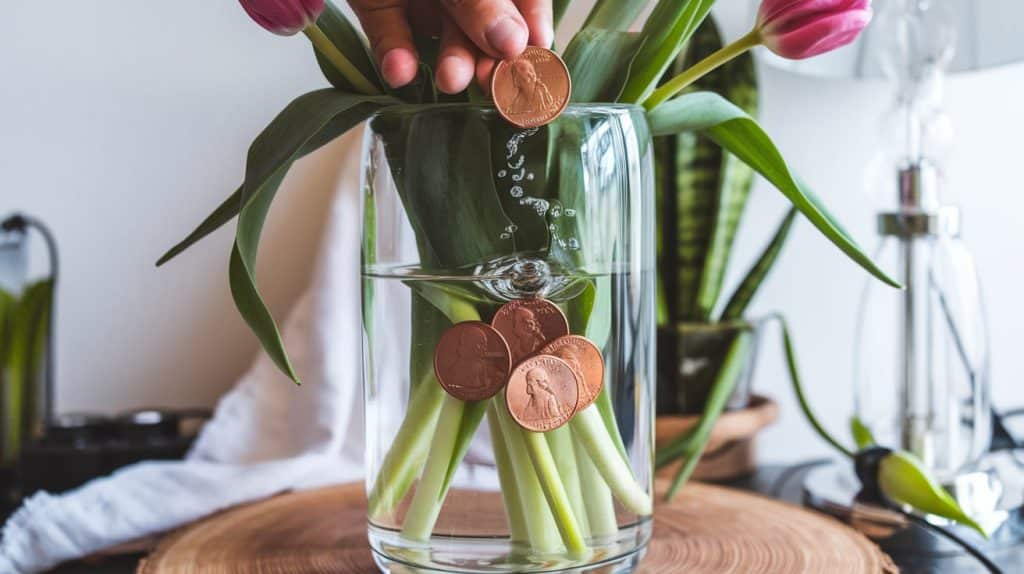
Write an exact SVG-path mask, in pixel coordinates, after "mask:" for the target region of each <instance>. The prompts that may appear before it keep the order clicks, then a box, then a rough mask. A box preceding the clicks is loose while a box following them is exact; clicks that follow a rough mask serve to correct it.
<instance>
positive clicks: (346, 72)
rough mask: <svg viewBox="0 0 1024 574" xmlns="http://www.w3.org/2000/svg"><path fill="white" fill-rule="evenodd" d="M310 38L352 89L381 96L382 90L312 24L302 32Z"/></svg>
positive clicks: (369, 94)
mask: <svg viewBox="0 0 1024 574" xmlns="http://www.w3.org/2000/svg"><path fill="white" fill-rule="evenodd" d="M302 32H303V33H304V34H306V37H307V38H309V41H310V42H312V43H313V46H314V47H315V48H316V49H317V51H318V52H320V53H321V54H323V56H324V57H325V58H327V60H328V61H329V62H330V63H331V64H332V65H333V66H334V67H335V69H337V70H338V72H339V73H341V75H342V76H345V79H346V80H348V83H350V84H352V87H353V88H355V89H356V91H358V92H359V93H361V94H366V95H368V96H376V95H378V94H380V90H378V89H377V88H376V87H374V85H373V83H372V82H370V80H368V79H366V76H364V75H363V73H362V72H360V71H359V68H356V67H355V65H354V64H352V62H351V61H350V60H349V59H348V58H347V57H345V54H343V53H342V51H341V50H339V49H338V47H337V46H335V45H334V42H331V39H330V38H328V37H327V35H326V34H324V31H323V30H321V29H320V27H319V26H317V25H316V24H310V25H309V26H307V27H306V29H305V30H303V31H302Z"/></svg>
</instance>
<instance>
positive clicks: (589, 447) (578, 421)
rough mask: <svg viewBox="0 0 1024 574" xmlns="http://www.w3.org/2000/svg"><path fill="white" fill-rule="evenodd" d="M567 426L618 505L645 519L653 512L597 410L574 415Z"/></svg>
mask: <svg viewBox="0 0 1024 574" xmlns="http://www.w3.org/2000/svg"><path fill="white" fill-rule="evenodd" d="M569 425H570V426H571V427H572V430H573V433H574V434H575V436H576V438H577V439H578V440H579V442H580V443H581V444H582V445H583V447H584V448H585V449H586V451H587V454H589V455H590V460H592V461H593V462H594V466H596V467H597V471H598V472H599V473H600V474H601V476H602V477H603V478H604V481H605V483H607V484H608V487H609V488H611V490H612V492H613V493H614V494H615V497H616V498H618V499H619V502H621V503H622V504H623V505H624V506H625V507H626V508H628V509H629V510H631V511H633V512H635V513H636V514H638V515H640V516H649V515H650V514H651V513H652V512H653V504H652V502H651V496H650V494H648V493H647V490H646V489H644V488H643V487H641V486H640V484H638V483H637V481H636V479H635V478H634V477H633V472H632V470H630V468H629V465H628V464H626V461H625V459H623V458H622V456H621V455H620V454H619V452H618V450H617V448H616V447H615V443H614V442H613V441H612V438H611V437H610V436H609V435H608V430H607V429H606V428H605V426H604V421H603V420H602V419H601V414H600V413H599V412H598V410H597V408H596V407H595V406H594V405H590V406H589V407H587V408H585V409H583V410H582V411H580V412H578V413H576V416H575V417H573V419H572V421H571V422H570V423H569Z"/></svg>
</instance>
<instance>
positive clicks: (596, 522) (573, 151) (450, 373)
mask: <svg viewBox="0 0 1024 574" xmlns="http://www.w3.org/2000/svg"><path fill="white" fill-rule="evenodd" d="M364 149H365V176H364V182H363V187H364V191H365V195H364V209H363V213H364V223H363V322H362V329H363V335H364V336H363V342H364V345H363V373H364V381H365V425H366V426H365V430H366V471H367V490H368V492H369V501H370V510H369V540H370V545H371V547H372V549H373V552H374V557H375V560H376V561H377V564H378V565H379V566H380V567H381V569H383V570H384V571H399V570H400V571H408V569H409V568H411V569H414V570H416V571H444V572H491V573H493V572H552V571H560V570H573V571H580V570H585V569H588V568H590V567H596V565H598V564H600V565H601V567H602V568H607V570H602V571H619V570H628V569H631V568H632V567H633V566H634V565H635V564H636V563H637V562H638V561H639V558H640V556H641V555H642V549H643V548H644V546H645V545H646V544H647V541H648V540H649V539H650V535H651V511H652V507H651V502H652V501H651V496H652V480H653V468H652V457H651V453H652V452H653V449H654V436H653V435H654V375H655V365H654V358H655V356H654V334H655V327H654V309H655V301H654V294H655V289H654V220H653V213H652V212H653V208H652V201H653V189H652V183H653V179H652V175H651V172H652V169H651V141H650V135H649V131H648V128H647V125H646V123H645V119H644V113H643V110H642V108H640V107H636V106H621V105H601V106H570V107H569V108H567V109H566V110H565V111H564V112H563V114H562V115H561V116H560V117H559V118H558V119H556V120H555V121H554V122H553V123H551V124H549V125H547V126H542V127H540V128H534V129H528V130H523V129H518V128H514V127H512V126H510V125H509V124H508V123H506V122H505V121H504V120H502V119H501V118H500V117H499V116H498V114H497V113H496V111H495V110H494V108H492V107H487V106H473V105H462V104H458V105H455V104H453V105H436V106H416V107H411V106H410V107H395V108H389V109H388V110H385V111H382V112H380V113H378V114H377V115H376V116H374V117H373V118H372V119H371V120H370V124H369V129H368V130H367V136H366V143H365V147H364ZM509 309H511V311H509ZM560 316H564V319H559V317H560ZM502 317H504V319H502ZM502 321H505V322H502ZM560 321H564V323H560ZM560 329H562V330H564V332H571V333H573V334H575V335H578V336H580V337H583V338H585V339H586V340H589V341H590V343H589V344H592V345H593V347H592V348H593V349H594V351H593V352H594V355H593V356H590V358H589V359H588V358H580V360H579V361H576V360H575V359H573V358H572V357H569V356H568V355H562V354H560V351H558V350H554V349H553V348H547V345H550V344H552V340H551V339H550V338H551V337H552V336H557V335H558V334H559V332H560V331H559V330H560ZM562 334H564V333H562ZM580 344H581V345H583V344H584V343H580ZM588 348H589V347H588ZM538 354H541V355H555V357H554V358H551V357H548V358H543V361H541V362H533V361H534V359H536V358H537V356H538ZM578 358H579V357H578ZM563 359H564V360H565V362H564V363H563V362H562V360H563ZM538 361H539V360H538ZM518 365H524V367H522V368H519V367H518ZM563 365H564V366H565V368H564V369H563V368H562V366H563ZM595 369H596V370H595ZM559 373H560V374H559ZM594 373H597V374H594ZM495 380H497V381H498V384H499V386H500V388H494V389H491V392H496V394H493V396H491V398H486V397H485V396H483V394H484V393H482V392H481V395H479V396H477V395H474V396H473V397H470V396H469V395H468V394H466V393H468V392H469V391H473V392H476V391H481V389H485V388H489V387H488V385H490V384H491V383H492V382H493V381H495ZM595 381H596V383H597V386H598V387H600V392H599V393H595V394H594V395H593V396H592V397H589V398H587V396H586V389H584V388H583V387H584V386H585V385H584V383H587V384H590V383H593V382H595ZM442 383H443V384H442ZM506 383H507V384H506ZM573 396H575V397H576V398H575V399H573V398H572V397H573ZM580 397H584V398H583V399H580ZM556 419H557V420H556ZM537 421H541V422H543V423H544V424H543V425H541V424H540V423H538V422H537ZM535 423H536V424H535ZM548 423H551V425H550V428H547V427H546V426H544V425H548ZM556 423H557V424H556ZM542 427H543V428H542Z"/></svg>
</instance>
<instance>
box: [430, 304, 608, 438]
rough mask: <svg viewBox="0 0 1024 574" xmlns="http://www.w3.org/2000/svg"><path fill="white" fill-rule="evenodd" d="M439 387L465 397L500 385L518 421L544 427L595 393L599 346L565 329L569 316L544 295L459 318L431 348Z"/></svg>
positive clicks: (478, 396)
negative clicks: (484, 316)
mask: <svg viewBox="0 0 1024 574" xmlns="http://www.w3.org/2000/svg"><path fill="white" fill-rule="evenodd" d="M434 374H435V375H437V380H438V382H440V384H441V387H442V388H443V389H444V390H445V392H447V393H448V394H450V395H451V396H453V397H455V398H457V399H459V400H463V401H482V400H486V399H489V398H491V397H494V396H495V395H497V394H498V393H499V392H501V391H502V389H504V390H505V405H506V407H507V408H508V412H509V414H510V415H511V416H512V419H513V420H515V421H516V422H517V423H518V424H519V425H520V426H521V427H523V428H525V429H527V430H531V431H535V432H547V431H550V430H554V429H556V428H558V427H560V426H562V425H564V424H565V423H567V422H569V421H570V420H571V419H572V417H573V416H574V415H575V414H576V413H577V412H579V411H581V410H583V409H585V408H587V407H588V406H590V405H591V403H593V402H594V400H595V399H596V398H597V395H598V393H600V392H601V388H602V386H603V384H604V359H603V358H602V356H601V350H600V349H598V348H597V346H596V345H595V344H594V343H593V342H592V341H590V340H589V339H587V338H586V337H582V336H580V335H570V334H569V322H568V320H567V319H566V318H565V314H564V313H562V310H561V309H559V308H558V306H557V305H555V304H554V303H552V302H551V301H548V300H546V299H519V300H515V301H511V302H509V303H506V304H505V305H503V306H502V307H501V308H500V309H498V312H497V313H495V315H494V318H493V319H492V320H491V323H490V324H487V323H484V322H481V321H466V322H463V323H457V324H455V325H453V326H451V327H449V328H448V329H446V330H445V332H444V333H442V334H441V338H440V340H439V341H438V343H437V346H436V347H435V348H434Z"/></svg>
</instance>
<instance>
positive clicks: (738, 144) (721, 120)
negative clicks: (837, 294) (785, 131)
mask: <svg viewBox="0 0 1024 574" xmlns="http://www.w3.org/2000/svg"><path fill="white" fill-rule="evenodd" d="M648 119H649V121H650V124H651V129H652V131H653V132H654V134H655V135H668V134H673V133H678V132H681V131H685V130H701V131H703V132H704V133H705V134H706V135H707V136H708V137H710V138H711V139H712V140H714V141H715V142H716V143H717V144H718V145H720V146H722V147H723V148H725V149H727V150H729V151H730V152H732V153H733V154H735V155H736V157H738V158H740V159H741V160H743V161H744V162H745V163H746V164H747V165H749V166H750V167H752V168H754V170H755V171H757V172H758V173H760V174H761V175H762V176H764V177H765V179H767V180H768V181H770V182H771V183H772V184H773V185H774V186H775V187H776V188H777V189H778V190H779V191H780V192H782V194H783V195H785V196H786V198H787V199H789V201H790V202H791V203H792V204H793V205H794V206H795V207H796V208H797V209H799V210H800V212H801V213H803V214H804V216H805V217H807V219H808V220H809V221H810V222H811V223H812V224H814V226H815V227H817V228H818V230H819V231H821V233H822V234H823V235H825V237H827V238H828V239H829V240H830V241H831V242H832V243H833V244H835V245H836V247H838V248H839V249H840V250H842V251H843V252H844V253H846V255H847V256H848V257H850V259H853V260H854V261H855V262H856V263H857V264H859V265H860V266H861V267H863V268H864V269H865V270H866V271H868V272H869V273H871V274H872V275H874V276H875V277H877V278H878V279H880V280H881V281H883V282H885V283H886V284H888V285H892V286H894V287H900V284H899V282H897V281H896V280H895V279H892V278H891V277H889V276H888V275H887V274H886V273H885V272H884V271H882V270H881V268H879V267H878V266H877V265H876V264H875V263H874V262H873V261H872V260H871V258H870V257H868V256H867V254H865V253H864V251H863V250H862V249H861V248H860V246H858V245H857V243H856V241H854V239H853V238H852V237H851V236H850V235H849V234H848V233H846V232H845V231H844V230H843V229H842V227H841V226H837V225H836V221H835V218H834V217H833V216H832V215H831V214H829V213H828V211H827V210H826V209H825V207H824V206H823V205H822V204H821V202H820V200H818V199H817V197H815V196H813V195H808V194H807V193H806V192H805V190H804V189H802V188H801V186H800V185H799V184H798V182H797V180H796V178H795V176H794V175H793V174H792V173H791V172H790V171H789V167H788V166H787V165H786V162H785V160H784V159H783V158H782V155H781V154H780V153H779V150H778V149H777V148H776V147H775V144H774V143H772V141H771V139H770V138H769V137H768V135H767V134H766V133H765V132H764V130H762V129H761V126H759V125H758V124H757V122H755V121H754V120H753V119H751V118H750V116H748V115H747V114H746V113H744V112H743V110H741V109H739V108H737V107H736V106H735V105H733V104H732V103H730V102H729V101H727V100H725V99H724V98H722V97H721V96H718V95H717V94H711V93H707V92H701V93H696V94H690V95H685V96H681V97H679V98H676V99H673V100H669V101H667V102H665V103H663V104H661V105H659V106H658V107H656V108H655V109H653V110H651V112H650V113H649V114H648Z"/></svg>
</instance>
